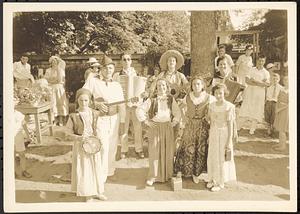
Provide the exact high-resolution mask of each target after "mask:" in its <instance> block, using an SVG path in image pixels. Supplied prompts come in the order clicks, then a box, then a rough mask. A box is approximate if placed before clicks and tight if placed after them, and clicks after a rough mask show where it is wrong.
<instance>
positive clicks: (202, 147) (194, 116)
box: [174, 94, 210, 177]
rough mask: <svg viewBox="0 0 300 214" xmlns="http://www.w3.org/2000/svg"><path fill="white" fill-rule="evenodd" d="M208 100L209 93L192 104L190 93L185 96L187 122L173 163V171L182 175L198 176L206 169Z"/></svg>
mask: <svg viewBox="0 0 300 214" xmlns="http://www.w3.org/2000/svg"><path fill="white" fill-rule="evenodd" d="M209 100H210V95H209V94H206V98H205V101H204V102H202V103H200V104H198V105H194V103H193V101H192V100H191V98H190V95H187V97H186V102H187V112H186V117H187V122H186V125H185V128H184V131H183V136H182V143H181V145H180V147H179V148H178V150H177V153H176V158H175V163H174V173H178V172H181V173H182V176H183V177H190V176H192V175H195V176H199V175H200V174H201V173H203V172H206V171H207V154H208V132H209V123H208V122H207V120H206V118H205V116H206V114H207V111H208V104H209Z"/></svg>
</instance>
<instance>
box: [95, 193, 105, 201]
mask: <svg viewBox="0 0 300 214" xmlns="http://www.w3.org/2000/svg"><path fill="white" fill-rule="evenodd" d="M97 198H98V199H99V200H101V201H107V197H106V196H105V195H104V194H100V195H98V196H97Z"/></svg>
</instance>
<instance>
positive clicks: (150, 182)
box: [146, 180, 154, 186]
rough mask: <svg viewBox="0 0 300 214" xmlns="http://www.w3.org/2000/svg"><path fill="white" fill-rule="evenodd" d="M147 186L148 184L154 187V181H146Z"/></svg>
mask: <svg viewBox="0 0 300 214" xmlns="http://www.w3.org/2000/svg"><path fill="white" fill-rule="evenodd" d="M146 184H147V185H148V186H152V185H153V184H154V180H147V181H146Z"/></svg>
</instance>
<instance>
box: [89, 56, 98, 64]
mask: <svg viewBox="0 0 300 214" xmlns="http://www.w3.org/2000/svg"><path fill="white" fill-rule="evenodd" d="M96 62H98V60H97V59H96V58H95V57H90V58H89V61H87V63H96Z"/></svg>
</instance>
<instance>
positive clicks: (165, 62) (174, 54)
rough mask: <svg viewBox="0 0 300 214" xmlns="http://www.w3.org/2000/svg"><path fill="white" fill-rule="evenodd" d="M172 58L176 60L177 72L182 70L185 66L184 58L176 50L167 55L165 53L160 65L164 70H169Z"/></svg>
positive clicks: (167, 52) (168, 52) (169, 51)
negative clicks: (169, 62) (169, 60)
mask: <svg viewBox="0 0 300 214" xmlns="http://www.w3.org/2000/svg"><path fill="white" fill-rule="evenodd" d="M170 57H175V58H176V66H175V68H176V70H178V69H179V68H181V67H182V66H183V65H184V57H183V56H182V54H181V53H180V52H179V51H176V50H168V51H166V52H165V53H163V54H162V55H161V57H160V60H159V65H160V67H161V69H162V70H168V59H169V58H170Z"/></svg>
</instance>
